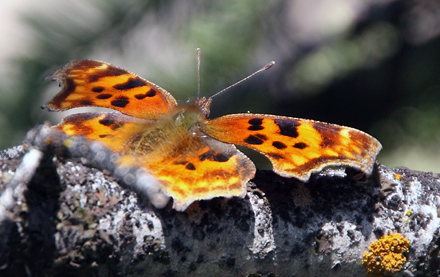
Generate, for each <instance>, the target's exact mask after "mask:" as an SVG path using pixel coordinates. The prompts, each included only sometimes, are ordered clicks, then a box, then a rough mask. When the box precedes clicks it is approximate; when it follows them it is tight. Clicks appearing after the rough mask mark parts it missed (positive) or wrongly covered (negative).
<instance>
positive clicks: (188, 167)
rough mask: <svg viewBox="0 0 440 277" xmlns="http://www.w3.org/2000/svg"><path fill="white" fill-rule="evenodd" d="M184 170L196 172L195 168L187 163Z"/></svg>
mask: <svg viewBox="0 0 440 277" xmlns="http://www.w3.org/2000/svg"><path fill="white" fill-rule="evenodd" d="M185 168H186V169H188V170H196V167H195V166H194V164H192V163H188V164H187V165H186V166H185Z"/></svg>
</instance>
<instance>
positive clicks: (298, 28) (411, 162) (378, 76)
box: [0, 0, 440, 171]
mask: <svg viewBox="0 0 440 277" xmlns="http://www.w3.org/2000/svg"><path fill="white" fill-rule="evenodd" d="M52 2H53V3H52ZM52 2H51V1H45V2H42V3H43V4H42V6H41V7H40V9H39V10H38V11H29V12H28V13H26V14H24V15H23V20H25V21H26V22H27V23H28V26H29V29H30V30H32V45H31V46H32V47H31V50H30V51H29V53H27V55H26V56H23V57H19V56H17V57H13V59H11V61H10V66H11V67H14V68H17V72H18V73H17V74H15V75H13V76H12V75H11V76H0V78H2V79H3V80H2V81H1V82H0V93H1V96H2V99H3V101H0V127H1V128H2V136H1V137H0V146H1V148H5V147H9V146H12V145H15V144H18V143H20V141H21V140H22V138H23V136H24V134H25V133H26V131H27V130H29V129H30V128H32V127H33V126H34V125H36V124H41V123H43V122H44V120H50V121H51V122H52V123H56V122H58V121H59V120H60V118H61V117H63V116H65V115H66V113H56V114H51V113H48V112H47V111H42V110H40V109H39V107H40V106H41V104H44V103H45V102H46V101H47V100H48V99H49V98H50V97H51V96H53V95H54V94H55V93H56V91H57V89H58V87H57V86H56V85H55V84H52V83H50V82H45V81H44V77H46V76H47V75H49V74H50V73H52V72H53V71H54V70H56V69H57V68H59V67H61V66H62V65H64V64H65V63H67V62H68V61H69V60H73V59H83V58H90V59H97V60H104V61H107V62H110V63H113V64H115V65H117V66H120V67H122V68H125V69H127V70H130V71H132V72H135V73H136V74H138V75H140V76H142V77H145V78H146V79H148V80H151V81H153V82H155V83H157V84H158V85H160V86H161V87H163V88H165V89H167V90H168V91H170V92H171V93H172V94H173V95H174V96H175V97H176V98H177V99H178V100H179V102H181V103H183V102H185V101H187V100H188V99H194V97H195V96H196V89H197V76H196V74H197V73H196V55H195V49H196V48H198V47H200V48H201V49H202V68H201V88H202V90H201V91H202V95H205V96H209V95H212V94H214V93H215V92H217V91H219V90H221V89H222V88H224V87H226V86H227V85H229V84H230V83H232V82H234V81H237V80H238V79H240V78H242V77H244V76H245V75H247V74H249V73H251V72H253V71H255V70H257V69H258V68H260V67H262V66H264V65H265V64H266V63H267V62H269V61H271V60H275V61H276V62H277V66H275V67H274V68H273V69H271V70H269V71H267V72H265V73H264V74H261V75H259V77H256V78H254V79H252V80H251V81H247V82H246V83H244V84H242V85H240V86H237V87H235V88H233V89H232V90H231V91H230V92H229V93H226V94H223V95H222V96H221V97H217V98H215V101H214V104H213V107H212V113H211V114H212V117H215V116H218V115H221V114H226V113H236V112H246V111H251V112H256V113H272V114H281V115H287V116H295V117H305V118H311V119H316V120H321V121H326V122H332V123H338V124H342V125H348V126H352V127H355V128H358V129H362V130H365V131H367V132H369V133H370V134H372V135H373V136H375V137H377V138H378V139H379V140H380V141H381V142H382V144H383V146H384V150H383V151H382V153H381V154H380V156H379V161H382V162H384V163H386V164H387V165H388V166H397V165H407V166H409V167H412V168H413V169H423V170H433V171H440V170H439V168H440V167H439V166H440V161H439V160H438V159H437V157H438V156H439V154H440V131H438V130H440V128H439V127H440V110H439V109H440V108H439V107H440V105H439V104H440V86H439V83H440V82H439V80H440V79H439V78H438V75H439V72H440V51H438V49H440V40H439V38H438V34H439V33H440V27H439V26H440V24H436V22H437V21H436V20H435V19H436V18H440V8H439V7H440V4H439V3H437V2H436V1H433V0H429V1H422V2H416V1H413V2H410V1H397V0H396V1H392V0H388V1H380V2H378V1H362V2H356V4H355V3H354V2H353V1H350V0H339V1H330V0H328V1H317V0H310V1H287V0H269V1H262V0H256V1H251V0H244V1H232V0H227V1H200V0H198V1H196V0H192V1H176V0H168V1H147V0H130V1H116V0H111V1H108V0H93V1H85V0H81V1H75V2H73V1H69V2H61V1H59V2H57V1H52ZM49 3H50V5H49ZM430 19H431V20H430ZM6 82H9V83H10V82H12V83H13V86H5V85H3V84H4V83H6ZM11 87H12V89H11ZM427 161H428V162H427Z"/></svg>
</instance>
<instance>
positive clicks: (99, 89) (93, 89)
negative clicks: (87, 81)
mask: <svg viewBox="0 0 440 277" xmlns="http://www.w3.org/2000/svg"><path fill="white" fill-rule="evenodd" d="M103 90H104V87H100V86H98V87H93V88H92V91H93V92H98V93H99V92H102V91H103Z"/></svg>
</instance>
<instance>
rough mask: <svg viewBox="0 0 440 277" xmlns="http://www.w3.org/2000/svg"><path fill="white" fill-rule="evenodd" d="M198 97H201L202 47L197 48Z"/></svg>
mask: <svg viewBox="0 0 440 277" xmlns="http://www.w3.org/2000/svg"><path fill="white" fill-rule="evenodd" d="M196 51H197V99H200V60H201V56H202V53H201V51H200V48H197V50H196Z"/></svg>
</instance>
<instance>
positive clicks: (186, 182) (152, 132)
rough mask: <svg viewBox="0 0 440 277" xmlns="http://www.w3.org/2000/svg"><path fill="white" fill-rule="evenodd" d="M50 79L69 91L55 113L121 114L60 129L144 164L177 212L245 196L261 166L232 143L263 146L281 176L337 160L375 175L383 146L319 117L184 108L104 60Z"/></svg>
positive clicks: (197, 105)
mask: <svg viewBox="0 0 440 277" xmlns="http://www.w3.org/2000/svg"><path fill="white" fill-rule="evenodd" d="M52 77H53V79H56V80H58V81H60V83H61V85H62V87H63V89H62V91H61V92H60V93H58V94H57V95H56V96H55V97H54V98H53V99H52V100H51V101H50V102H49V103H48V104H47V105H46V106H45V107H46V108H48V109H49V110H66V109H70V108H75V107H80V106H99V107H106V108H111V109H114V110H117V111H119V112H112V113H83V114H75V115H71V116H68V117H66V118H65V119H64V120H63V121H62V122H61V123H60V124H59V125H57V126H55V128H57V129H59V130H61V131H63V132H64V133H66V134H67V135H70V136H84V137H86V138H88V139H90V140H95V141H99V142H101V143H103V144H104V145H105V146H107V147H108V148H109V149H111V150H112V151H114V152H115V153H116V154H118V155H119V160H118V163H119V164H120V165H122V166H128V167H139V168H143V169H144V170H145V171H147V172H148V173H149V174H151V175H153V176H154V177H155V178H156V179H157V180H159V181H160V184H161V189H162V190H163V191H164V192H165V194H167V195H169V196H171V197H172V198H173V199H174V203H173V207H174V208H175V209H177V210H184V209H186V207H188V206H189V205H190V204H191V203H192V202H194V201H196V200H200V199H210V198H213V197H219V196H223V197H232V196H240V197H242V196H244V194H245V192H246V183H247V182H248V181H249V180H250V179H252V178H253V177H254V175H255V172H256V169H255V165H254V164H253V163H252V161H251V160H250V159H249V158H248V157H246V156H245V155H244V154H243V153H241V152H240V151H239V150H238V149H237V148H236V147H235V146H234V144H235V145H242V146H245V147H248V148H251V149H254V150H256V151H259V152H260V153H262V154H264V155H265V156H266V157H268V158H269V160H270V161H271V162H272V164H273V168H274V171H275V172H276V173H278V174H279V175H282V176H285V177H295V178H297V179H300V180H302V181H307V180H308V179H309V177H310V175H311V174H312V173H313V172H317V171H319V170H321V169H322V168H324V167H326V166H334V165H336V166H350V167H354V168H357V169H360V170H362V171H364V172H366V173H367V174H370V173H371V171H372V169H373V165H374V161H375V157H376V155H377V153H378V152H379V150H380V148H381V145H380V143H379V142H378V141H377V140H376V139H374V138H373V137H371V136H369V135H368V134H366V133H364V132H361V131H359V130H356V129H353V128H349V127H344V126H339V125H335V124H329V123H323V122H318V121H313V120H307V119H300V118H291V117H283V116H275V115H264V114H250V113H248V114H232V115H226V116H222V117H219V118H215V119H208V115H209V107H210V105H211V102H212V99H211V98H208V99H206V98H200V99H198V100H196V101H195V102H193V103H189V104H186V105H182V106H178V105H177V102H176V100H175V99H174V98H173V97H172V96H171V94H169V93H168V92H167V91H166V90H164V89H162V88H160V87H158V86H157V85H155V84H153V83H151V82H149V81H147V80H144V79H142V78H140V77H138V76H136V75H134V74H132V73H130V72H128V71H125V70H123V69H120V68H117V67H115V66H113V65H110V64H107V63H103V62H98V61H87V60H86V61H73V62H71V63H69V64H67V65H66V66H65V67H64V68H63V69H60V70H58V71H57V72H55V73H54V75H53V76H52Z"/></svg>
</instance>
